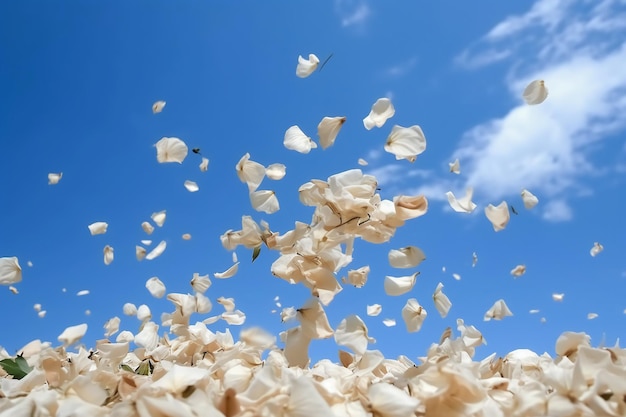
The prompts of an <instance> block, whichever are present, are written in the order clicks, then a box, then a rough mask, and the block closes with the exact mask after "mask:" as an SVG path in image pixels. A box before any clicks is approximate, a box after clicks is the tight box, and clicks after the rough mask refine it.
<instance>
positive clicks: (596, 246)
mask: <svg viewBox="0 0 626 417" xmlns="http://www.w3.org/2000/svg"><path fill="white" fill-rule="evenodd" d="M603 250H604V246H602V245H601V244H599V243H598V242H593V247H592V248H591V250H589V254H590V255H591V256H596V255H597V254H599V253H600V252H602V251H603Z"/></svg>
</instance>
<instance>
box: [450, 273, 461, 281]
mask: <svg viewBox="0 0 626 417" xmlns="http://www.w3.org/2000/svg"><path fill="white" fill-rule="evenodd" d="M452 278H454V279H456V280H457V281H460V280H461V275H460V274H457V273H454V274H452Z"/></svg>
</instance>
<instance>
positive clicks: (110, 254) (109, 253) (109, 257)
mask: <svg viewBox="0 0 626 417" xmlns="http://www.w3.org/2000/svg"><path fill="white" fill-rule="evenodd" d="M103 253H104V264H105V265H110V264H111V262H113V258H114V256H115V255H114V251H113V248H112V247H111V246H109V245H106V246H105V247H104V250H103Z"/></svg>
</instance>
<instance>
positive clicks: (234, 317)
mask: <svg viewBox="0 0 626 417" xmlns="http://www.w3.org/2000/svg"><path fill="white" fill-rule="evenodd" d="M221 318H222V320H224V321H225V322H226V323H228V324H230V325H233V326H241V325H242V324H244V323H245V321H246V315H245V314H244V313H243V312H242V311H240V310H235V311H227V312H224V313H222V315H221Z"/></svg>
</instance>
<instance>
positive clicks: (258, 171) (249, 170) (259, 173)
mask: <svg viewBox="0 0 626 417" xmlns="http://www.w3.org/2000/svg"><path fill="white" fill-rule="evenodd" d="M235 170H236V171H237V177H239V180H240V181H241V182H245V183H246V184H247V185H248V191H250V192H252V191H254V190H256V189H257V188H259V185H260V184H261V182H262V181H263V178H264V177H265V167H264V166H263V165H261V164H259V163H258V162H255V161H252V160H250V154H249V153H246V154H245V155H244V156H242V157H241V159H239V162H237V165H235Z"/></svg>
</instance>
